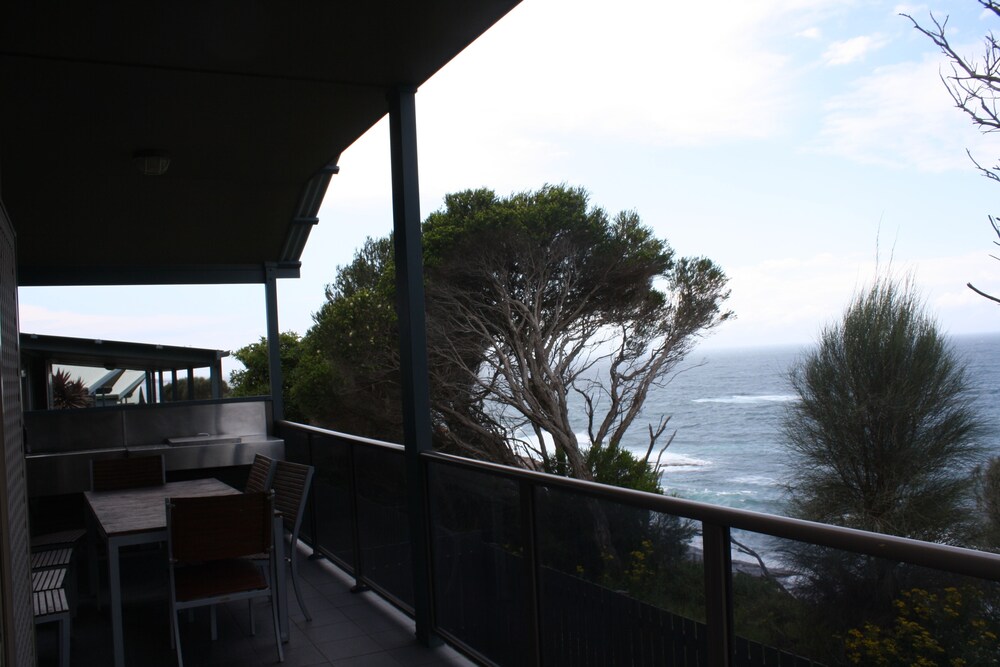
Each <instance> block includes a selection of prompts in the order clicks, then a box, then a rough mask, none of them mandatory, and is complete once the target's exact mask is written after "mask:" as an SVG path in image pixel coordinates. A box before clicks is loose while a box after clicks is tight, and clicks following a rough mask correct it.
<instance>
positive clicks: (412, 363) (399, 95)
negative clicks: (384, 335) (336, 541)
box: [388, 87, 437, 645]
mask: <svg viewBox="0 0 1000 667" xmlns="http://www.w3.org/2000/svg"><path fill="white" fill-rule="evenodd" d="M415 93H416V90H415V89H413V88H403V87H400V88H396V89H394V90H392V91H390V92H389V94H388V101H389V141H390V151H391V153H392V216H393V231H394V239H395V260H396V309H397V314H398V317H399V344H400V355H399V357H400V364H399V365H400V372H401V375H402V390H403V392H402V401H403V406H402V407H403V441H404V444H405V446H406V494H407V504H408V506H409V512H410V544H411V545H412V549H413V554H412V559H413V608H414V616H415V617H416V630H417V641H419V642H420V643H421V644H424V645H431V644H433V643H436V641H437V639H436V638H435V636H434V633H433V628H434V621H433V608H432V602H431V600H432V593H431V564H430V551H429V547H430V545H429V539H428V535H429V524H428V516H427V514H428V512H427V492H426V487H425V479H426V476H425V474H424V471H423V470H422V467H421V466H422V463H421V460H420V453H421V452H424V451H429V450H430V449H431V419H430V388H429V383H428V379H427V334H426V330H425V324H424V282H423V256H422V250H421V243H420V194H419V190H418V179H417V123H416V112H415V105H414V94H415Z"/></svg>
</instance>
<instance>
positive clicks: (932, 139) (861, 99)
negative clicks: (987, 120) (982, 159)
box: [811, 58, 998, 172]
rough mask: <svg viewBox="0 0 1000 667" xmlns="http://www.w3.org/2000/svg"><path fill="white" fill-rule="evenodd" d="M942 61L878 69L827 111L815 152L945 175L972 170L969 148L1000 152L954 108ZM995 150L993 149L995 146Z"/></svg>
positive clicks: (993, 141)
mask: <svg viewBox="0 0 1000 667" xmlns="http://www.w3.org/2000/svg"><path fill="white" fill-rule="evenodd" d="M939 67H940V59H938V58H926V59H924V60H923V61H921V62H906V63H900V64H895V65H889V66H884V67H879V68H876V69H875V70H874V71H873V72H872V73H871V74H869V75H867V76H864V77H862V78H860V79H858V80H857V81H855V83H854V84H853V86H852V89H851V90H850V91H849V92H847V93H844V94H842V95H838V96H836V97H833V98H832V99H830V100H828V101H827V102H826V104H825V105H824V107H823V109H822V127H821V130H820V134H819V137H818V139H817V141H816V142H815V143H814V144H813V146H812V147H811V148H812V149H813V150H815V151H817V152H820V153H825V154H832V155H839V156H841V157H845V158H849V159H851V160H856V161H858V162H862V163H867V164H881V165H886V166H891V167H900V168H916V169H919V170H921V171H928V172H941V171H947V170H950V169H965V170H968V169H969V167H970V164H969V160H968V157H967V156H966V155H965V152H964V150H963V149H965V148H970V149H972V150H973V152H974V153H978V152H980V151H982V152H983V153H985V154H986V155H989V156H992V155H995V154H997V152H998V150H997V142H996V138H990V137H983V136H982V135H981V134H980V133H978V132H976V130H975V129H974V128H973V127H972V126H971V123H969V121H968V120H967V119H966V117H965V116H964V115H963V114H962V113H960V112H959V111H957V110H956V109H955V108H954V104H953V102H952V101H951V98H950V97H949V96H948V93H947V91H946V90H945V89H944V86H943V84H942V83H941V80H940V77H939ZM991 144H992V146H993V148H990V146H991Z"/></svg>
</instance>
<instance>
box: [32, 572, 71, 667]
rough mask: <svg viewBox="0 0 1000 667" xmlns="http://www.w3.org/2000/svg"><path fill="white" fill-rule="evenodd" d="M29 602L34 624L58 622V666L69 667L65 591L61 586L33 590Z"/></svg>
mask: <svg viewBox="0 0 1000 667" xmlns="http://www.w3.org/2000/svg"><path fill="white" fill-rule="evenodd" d="M31 602H32V606H33V607H34V613H35V625H41V624H43V623H58V624H59V667H69V649H70V613H69V604H68V603H67V602H66V591H65V590H63V589H62V588H54V589H48V590H40V591H33V592H32V593H31Z"/></svg>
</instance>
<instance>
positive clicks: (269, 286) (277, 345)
mask: <svg viewBox="0 0 1000 667" xmlns="http://www.w3.org/2000/svg"><path fill="white" fill-rule="evenodd" d="M264 300H265V302H266V305H267V360H268V377H269V378H270V380H271V419H272V420H274V421H276V422H277V421H281V420H282V419H284V418H285V399H284V396H283V395H282V391H281V387H282V385H283V384H284V378H283V376H282V374H281V333H280V332H279V331H278V279H277V272H276V271H275V266H274V265H273V264H267V265H266V266H265V267H264Z"/></svg>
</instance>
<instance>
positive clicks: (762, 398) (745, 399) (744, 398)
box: [691, 394, 799, 404]
mask: <svg viewBox="0 0 1000 667" xmlns="http://www.w3.org/2000/svg"><path fill="white" fill-rule="evenodd" d="M797 400H799V397H798V396H795V395H794V394H761V395H752V394H735V395H733V396H719V397H716V398H695V399H693V400H692V401H691V402H692V403H740V404H749V403H791V402H794V401H797Z"/></svg>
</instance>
